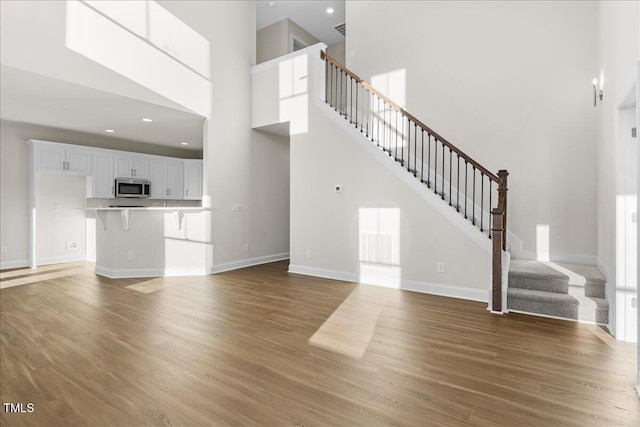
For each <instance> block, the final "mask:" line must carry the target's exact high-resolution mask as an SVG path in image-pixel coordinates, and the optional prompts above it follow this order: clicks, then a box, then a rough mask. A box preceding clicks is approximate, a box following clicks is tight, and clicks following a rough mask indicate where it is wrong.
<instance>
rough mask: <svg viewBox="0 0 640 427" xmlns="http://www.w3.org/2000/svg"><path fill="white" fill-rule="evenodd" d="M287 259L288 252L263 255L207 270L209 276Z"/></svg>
mask: <svg viewBox="0 0 640 427" xmlns="http://www.w3.org/2000/svg"><path fill="white" fill-rule="evenodd" d="M285 259H289V252H283V253H280V254H273V255H265V256H261V257H257V258H249V259H243V260H240V261H233V262H227V263H224V264H219V265H214V266H213V267H211V268H209V270H208V273H209V274H216V273H222V272H225V271H230V270H238V269H240V268H247V267H253V266H254V265H260V264H268V263H270V262H276V261H283V260H285Z"/></svg>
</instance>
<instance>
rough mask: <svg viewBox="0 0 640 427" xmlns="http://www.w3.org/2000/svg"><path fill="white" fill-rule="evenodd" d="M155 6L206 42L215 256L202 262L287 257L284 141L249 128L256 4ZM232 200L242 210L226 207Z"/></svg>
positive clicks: (207, 162)
mask: <svg viewBox="0 0 640 427" xmlns="http://www.w3.org/2000/svg"><path fill="white" fill-rule="evenodd" d="M161 4H162V5H163V6H164V7H166V8H167V9H168V10H169V11H170V12H172V13H173V14H175V15H176V16H177V17H178V18H180V19H181V20H183V21H184V22H185V23H187V24H188V25H190V26H191V27H192V28H193V29H195V30H196V31H197V32H198V33H200V34H202V35H203V36H205V37H206V38H207V39H208V40H209V41H210V42H211V58H212V64H213V65H212V70H211V80H212V83H213V96H212V99H211V102H212V116H211V117H210V118H209V119H208V120H207V123H206V124H205V128H206V130H205V134H206V138H205V143H204V144H205V148H204V158H205V161H204V162H205V173H206V175H207V178H206V182H205V184H206V194H207V196H208V198H210V203H211V207H212V213H211V216H212V241H213V245H214V256H213V260H209V262H212V263H213V265H208V266H207V267H209V268H210V269H213V267H219V266H221V265H229V264H233V263H238V262H243V261H246V260H250V259H256V258H261V257H265V256H272V255H277V254H285V255H283V256H286V254H287V253H288V252H289V245H288V240H287V239H288V234H289V226H288V216H289V214H288V208H289V206H288V203H286V200H287V199H288V197H289V196H288V185H289V181H288V178H289V176H288V173H286V172H283V170H285V169H288V167H289V166H288V165H289V154H288V147H287V146H286V144H284V141H283V140H282V139H281V138H278V137H276V136H273V135H270V134H267V133H262V132H258V131H254V130H251V74H250V67H251V65H253V64H255V55H256V37H255V32H254V31H255V3H254V2H234V1H220V2H217V1H216V2H182V1H180V2H177V1H175V2H173V1H169V2H161ZM234 204H238V205H241V211H240V212H232V211H231V206H232V205H234ZM246 243H248V244H249V248H250V249H249V251H248V252H245V251H244V245H245V244H246Z"/></svg>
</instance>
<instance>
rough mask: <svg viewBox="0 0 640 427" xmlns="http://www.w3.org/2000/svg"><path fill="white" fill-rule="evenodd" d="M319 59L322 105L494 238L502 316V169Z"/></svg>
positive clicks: (496, 301) (495, 305) (496, 296)
mask: <svg viewBox="0 0 640 427" xmlns="http://www.w3.org/2000/svg"><path fill="white" fill-rule="evenodd" d="M321 58H322V60H323V61H324V67H325V69H324V71H325V73H324V74H325V88H324V89H325V91H324V101H325V102H326V103H327V104H328V105H329V106H330V107H331V108H333V109H334V110H335V111H336V112H337V113H338V114H340V115H341V116H343V117H344V119H345V120H348V121H349V123H350V124H351V125H353V126H355V128H356V129H357V130H359V131H360V132H361V133H362V134H363V136H365V137H366V138H367V139H369V141H371V142H372V143H373V144H375V145H376V146H377V147H378V148H379V149H380V150H382V151H384V153H386V154H387V155H388V156H390V157H391V158H393V159H394V160H395V161H396V162H398V163H400V164H401V165H402V167H403V168H404V169H405V170H406V171H407V173H410V174H412V175H413V176H414V177H415V178H416V179H418V180H419V181H420V183H421V184H423V185H425V186H426V187H427V188H428V189H430V190H431V191H433V192H434V193H435V194H436V195H438V196H439V197H440V198H441V199H442V200H443V202H445V203H447V204H448V205H449V206H450V207H451V208H452V209H455V210H456V211H457V212H458V213H459V214H460V215H462V216H463V217H464V218H465V219H467V220H468V221H469V222H470V223H471V224H472V225H473V226H474V227H475V228H476V229H477V230H478V231H480V232H481V233H483V234H484V235H485V236H486V237H487V238H489V239H492V240H493V244H492V246H493V249H492V258H493V263H492V270H493V274H492V277H493V279H492V281H493V282H492V297H491V301H490V308H491V310H492V311H494V312H502V310H503V303H502V297H503V295H502V257H503V251H504V250H505V249H506V237H505V231H506V226H507V176H508V175H509V174H508V173H507V171H506V170H500V171H499V172H498V173H497V174H495V173H493V172H490V171H489V170H488V169H486V168H485V167H483V166H482V165H481V164H480V163H478V162H477V161H475V160H474V159H472V158H471V157H470V156H468V155H467V154H465V153H464V152H462V151H461V150H460V149H459V148H457V147H456V146H454V145H453V144H451V143H450V142H449V141H447V140H446V139H445V138H443V137H442V136H440V135H439V134H438V133H436V132H434V131H433V130H432V129H431V128H429V127H428V126H426V125H425V124H424V123H422V122H421V121H420V120H418V119H416V118H415V117H414V116H413V115H411V114H409V113H408V112H407V111H405V110H404V108H402V107H401V106H399V105H397V104H396V103H394V102H393V101H392V100H390V99H389V98H387V97H386V96H385V95H384V94H382V93H381V92H379V91H378V90H376V89H375V88H373V87H372V86H371V85H369V84H368V83H367V82H365V81H364V80H362V79H361V78H359V77H358V76H356V75H355V74H354V73H352V72H351V71H349V70H348V69H346V68H345V67H344V66H343V65H342V64H340V63H338V62H337V61H336V60H335V59H333V58H331V57H330V56H329V55H327V54H326V53H325V52H321Z"/></svg>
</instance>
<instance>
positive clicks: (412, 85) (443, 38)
mask: <svg viewBox="0 0 640 427" xmlns="http://www.w3.org/2000/svg"><path fill="white" fill-rule="evenodd" d="M596 12H597V4H596V3H595V2H480V1H478V2H476V1H472V2H407V1H347V5H346V13H347V22H348V23H349V36H348V37H347V42H346V44H347V48H346V51H347V55H346V56H347V58H346V60H347V64H346V65H347V66H348V67H349V68H350V69H351V70H352V71H354V72H355V73H356V74H357V75H359V76H360V77H362V78H364V79H365V80H368V81H370V80H371V77H372V76H376V75H380V74H383V73H388V72H391V71H395V70H401V69H404V70H406V90H407V94H406V105H407V107H406V108H407V110H408V111H409V112H411V113H412V114H414V115H415V116H416V117H417V118H419V119H421V120H422V121H423V122H424V123H425V124H427V125H428V126H431V127H432V128H433V129H434V130H435V131H437V132H438V133H440V134H441V135H443V136H444V137H445V138H447V139H448V140H449V141H451V142H452V143H453V144H454V145H456V146H458V147H459V148H460V149H462V150H463V151H465V152H467V153H468V154H469V155H471V157H473V158H474V159H476V160H478V161H479V162H480V163H481V164H483V165H484V166H486V167H487V168H488V169H489V170H492V171H497V170H498V169H507V170H509V172H510V176H509V188H510V191H509V228H510V230H511V231H512V232H513V233H515V234H516V235H517V236H518V237H520V238H521V239H522V240H523V242H524V248H523V249H524V251H525V252H526V253H525V254H522V255H524V256H535V254H536V251H537V245H536V243H537V242H536V226H537V225H539V224H540V225H546V224H548V225H549V226H550V251H551V256H552V259H553V258H554V257H558V256H562V255H569V257H568V258H570V259H575V260H580V261H592V262H594V261H595V254H596V231H595V230H596V184H597V180H596V164H597V163H596V128H595V121H596V117H597V116H596V111H595V110H594V109H593V107H592V106H591V80H592V79H593V74H594V73H595V72H597V54H596V47H595V46H596V45H597V37H596V31H595V28H596V24H597V16H596ZM566 258H567V257H565V259H566Z"/></svg>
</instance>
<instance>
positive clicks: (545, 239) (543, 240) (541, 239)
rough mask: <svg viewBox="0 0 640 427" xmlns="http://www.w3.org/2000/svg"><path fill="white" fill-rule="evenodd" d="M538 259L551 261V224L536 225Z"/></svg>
mask: <svg viewBox="0 0 640 427" xmlns="http://www.w3.org/2000/svg"><path fill="white" fill-rule="evenodd" d="M536 259H537V260H538V261H549V224H538V225H536Z"/></svg>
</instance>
